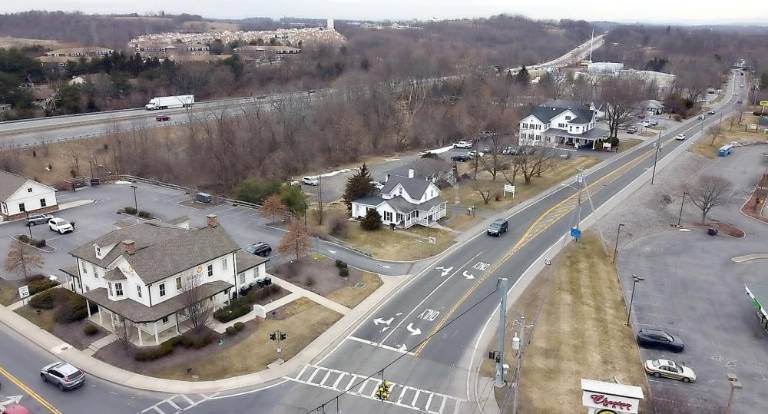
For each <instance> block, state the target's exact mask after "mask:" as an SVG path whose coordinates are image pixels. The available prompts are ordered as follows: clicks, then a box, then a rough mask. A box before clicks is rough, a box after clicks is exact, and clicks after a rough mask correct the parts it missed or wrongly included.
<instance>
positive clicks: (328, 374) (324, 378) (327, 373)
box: [320, 369, 331, 385]
mask: <svg viewBox="0 0 768 414" xmlns="http://www.w3.org/2000/svg"><path fill="white" fill-rule="evenodd" d="M330 376H331V370H330V369H329V370H328V372H326V373H325V376H324V377H323V380H322V381H320V385H323V384H325V381H327V380H328V377H330Z"/></svg>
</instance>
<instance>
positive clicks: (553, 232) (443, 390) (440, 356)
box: [0, 82, 738, 414]
mask: <svg viewBox="0 0 768 414" xmlns="http://www.w3.org/2000/svg"><path fill="white" fill-rule="evenodd" d="M731 83H732V84H731V88H733V82H731ZM737 99H738V98H737V97H736V96H732V95H730V94H729V95H728V96H727V97H726V102H725V103H723V104H722V105H721V106H720V107H719V108H718V110H719V111H720V112H723V113H727V112H730V111H732V110H734V109H736V108H737V107H736V106H735V105H734V103H735V101H736V100H737ZM718 118H719V117H713V118H710V119H707V120H705V121H703V122H702V121H698V120H690V121H688V122H686V123H683V124H680V126H678V127H677V128H674V129H672V130H668V131H665V132H664V134H663V135H662V140H663V142H664V145H663V146H662V150H661V151H660V153H659V157H660V159H663V158H664V157H667V156H669V155H668V154H669V153H670V152H671V151H672V150H673V149H675V148H676V147H677V146H679V145H681V142H680V141H676V140H674V138H673V137H674V136H675V135H676V134H678V133H681V132H682V133H686V134H687V135H688V136H689V137H694V136H695V135H696V134H697V133H698V132H700V131H702V130H704V129H705V128H706V127H707V126H709V125H711V124H713V123H714V122H716V120H717V119H718ZM689 139H692V138H689ZM652 144H653V142H647V143H644V144H641V145H639V146H637V147H635V148H633V149H632V150H629V151H627V152H625V153H620V154H618V155H617V156H616V157H615V158H612V159H610V160H608V161H606V162H605V163H602V164H599V165H598V166H596V167H593V168H592V169H590V170H588V171H587V172H585V182H586V185H587V189H588V191H587V192H586V193H588V194H589V197H588V198H589V199H591V202H592V203H593V204H594V206H595V207H599V206H600V205H602V204H603V203H605V202H606V201H608V200H609V199H610V198H611V197H612V196H614V195H615V194H616V193H617V192H618V191H620V190H621V189H622V188H624V187H625V186H626V185H627V184H628V183H630V182H632V181H633V180H635V179H637V178H638V177H639V176H640V175H641V174H643V173H644V172H646V171H647V170H648V169H649V168H651V166H652V162H653V155H654V152H655V148H654V147H653V146H652ZM586 193H585V194H586ZM575 194H576V190H575V188H574V187H573V186H559V187H556V188H554V189H553V190H552V191H550V192H548V193H545V194H543V195H542V196H541V197H540V198H538V199H535V200H533V202H531V203H529V204H524V205H522V207H521V208H517V209H514V211H513V213H512V214H511V216H510V217H509V219H510V231H509V233H507V234H506V235H504V236H503V237H501V238H498V239H497V238H490V237H486V236H485V235H484V233H483V232H482V229H479V230H476V231H477V233H476V234H475V236H474V237H472V238H471V239H469V240H468V241H466V242H465V243H461V244H458V245H457V246H455V247H453V248H451V249H450V250H449V251H447V252H446V253H445V254H444V255H442V256H440V257H438V258H437V259H435V260H433V261H431V262H428V263H422V264H420V265H418V266H417V267H416V268H415V271H414V272H415V273H416V274H415V275H414V276H413V277H412V278H411V280H410V281H409V283H408V284H407V285H405V286H404V287H403V288H402V289H401V290H400V291H399V292H397V294H395V295H393V296H392V297H391V298H389V300H388V301H386V302H385V303H384V304H383V305H382V306H381V307H379V308H378V309H376V310H375V311H374V312H373V314H372V315H370V317H369V318H368V319H367V320H364V321H363V322H362V323H361V324H360V325H359V326H358V327H357V328H356V329H355V330H354V331H353V332H352V333H351V334H350V335H349V336H348V337H347V338H345V340H343V341H342V342H340V343H339V345H338V347H336V348H335V349H333V350H332V351H331V352H329V353H328V354H326V355H325V356H324V357H322V358H321V359H319V360H317V361H313V363H312V365H308V366H306V367H304V368H303V369H302V370H300V371H299V372H295V373H294V374H292V375H291V376H290V377H289V378H286V379H284V380H281V381H279V382H277V383H275V384H268V385H267V387H268V388H264V389H262V388H257V389H253V390H248V389H246V390H236V391H232V392H229V393H222V394H216V395H188V396H168V395H161V394H156V393H146V392H140V391H136V390H129V389H126V388H123V387H120V386H119V385H114V384H109V383H106V382H103V381H99V380H98V379H94V378H89V383H88V385H87V386H86V388H85V389H82V390H78V391H75V392H72V393H60V392H59V391H58V390H56V389H54V388H52V387H48V386H45V384H41V383H40V381H39V379H38V377H37V376H38V370H39V367H41V366H43V365H44V364H45V363H47V362H49V361H51V360H54V359H55V352H54V351H52V350H42V349H39V348H37V347H36V346H34V345H33V344H30V343H28V342H27V341H26V340H24V339H22V338H20V337H18V336H17V335H15V334H13V333H8V332H7V331H8V330H7V329H3V330H2V331H0V340H2V342H3V344H4V345H3V352H2V353H0V381H2V384H3V386H2V394H3V395H14V394H16V393H18V394H19V395H24V399H23V400H22V402H23V403H24V404H26V405H28V406H30V408H32V409H33V412H35V413H46V412H54V413H58V412H62V413H89V412H105V413H140V412H146V413H158V414H167V413H171V412H178V410H183V411H184V412H190V413H230V412H232V413H234V412H238V413H240V412H258V413H304V412H308V411H310V410H313V409H315V408H318V407H321V406H322V404H323V403H326V402H330V403H329V404H328V405H326V406H325V407H324V410H325V411H324V412H329V413H330V412H345V413H361V412H376V413H409V412H431V413H439V414H443V413H459V412H460V413H471V412H480V411H479V410H477V408H478V407H477V404H476V403H475V402H474V401H471V400H473V399H475V396H474V393H473V391H472V389H473V388H474V385H475V384H473V383H472V382H471V379H472V378H473V372H474V370H475V369H477V367H476V365H475V366H473V365H472V362H471V361H472V357H473V356H474V354H475V353H476V352H479V353H480V354H483V353H485V351H486V350H485V349H474V348H473V346H474V344H475V342H476V340H477V338H478V335H480V334H481V333H482V331H483V329H484V327H485V326H486V323H487V322H488V320H489V318H493V317H494V314H493V312H494V309H495V308H496V306H497V301H496V297H495V295H494V293H495V286H496V280H497V279H498V278H499V277H507V278H509V279H510V281H511V282H512V283H514V282H515V281H517V280H518V278H519V277H520V276H521V275H522V274H523V272H524V271H525V270H526V269H527V268H528V266H529V265H530V264H531V263H533V262H534V261H535V260H536V259H537V258H538V257H539V256H541V255H542V254H543V253H544V252H546V251H547V249H549V248H550V246H552V245H553V244H554V243H556V242H558V240H559V239H560V238H561V237H562V235H563V234H564V233H566V232H567V231H568V229H569V228H570V227H571V226H572V225H573V224H574V223H575V218H574V211H575V207H576V202H575ZM585 204H586V202H585V203H583V204H582V208H583V209H584V210H583V214H582V216H586V215H587V214H588V213H589V210H588V209H587V208H588V207H587V205H585ZM369 376H370V378H369ZM382 378H383V379H386V380H387V381H391V382H393V383H395V384H396V385H395V387H394V389H393V391H392V401H391V402H388V403H382V402H379V401H376V400H375V399H373V398H372V397H371V395H372V394H373V390H374V389H375V387H376V384H377V383H378V382H379V381H381V379H382ZM348 389H349V390H350V392H348V393H347V394H346V395H344V396H342V397H341V398H339V399H338V400H336V399H335V397H336V396H337V395H339V393H340V392H341V391H345V390H348ZM336 404H338V407H340V409H339V411H336V410H337V405H336ZM174 407H179V408H178V409H176V408H174ZM248 407H251V408H250V409H249V408H248ZM174 410H177V411H174ZM316 412H323V411H316Z"/></svg>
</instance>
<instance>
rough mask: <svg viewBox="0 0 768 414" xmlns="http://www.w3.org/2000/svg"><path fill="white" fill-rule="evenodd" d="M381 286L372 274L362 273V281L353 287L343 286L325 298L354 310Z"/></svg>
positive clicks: (377, 278)
mask: <svg viewBox="0 0 768 414" xmlns="http://www.w3.org/2000/svg"><path fill="white" fill-rule="evenodd" d="M380 286H381V278H380V277H379V276H377V275H375V274H373V273H369V272H363V275H362V280H361V281H360V282H358V283H357V284H355V286H345V287H343V288H341V289H338V290H335V291H333V292H331V293H330V294H328V295H327V296H326V297H327V298H328V299H330V300H332V301H334V302H336V303H340V304H342V305H344V306H346V307H349V308H354V307H355V306H357V305H358V304H360V302H362V301H363V300H365V298H367V297H368V296H370V294H371V293H373V292H374V291H375V290H376V289H378V288H379V287H380Z"/></svg>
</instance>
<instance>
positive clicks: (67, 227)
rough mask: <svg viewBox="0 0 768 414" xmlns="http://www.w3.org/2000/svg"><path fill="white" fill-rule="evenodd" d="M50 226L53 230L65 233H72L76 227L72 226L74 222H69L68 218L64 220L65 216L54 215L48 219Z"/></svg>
mask: <svg viewBox="0 0 768 414" xmlns="http://www.w3.org/2000/svg"><path fill="white" fill-rule="evenodd" d="M48 228H49V229H51V231H55V232H56V233H59V234H64V233H71V232H73V231H75V228H74V227H72V224H70V222H68V221H67V220H64V219H63V218H58V217H54V218H52V219H50V220H48Z"/></svg>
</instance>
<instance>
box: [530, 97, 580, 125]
mask: <svg viewBox="0 0 768 414" xmlns="http://www.w3.org/2000/svg"><path fill="white" fill-rule="evenodd" d="M565 111H571V112H573V113H574V115H576V118H574V119H572V120H571V121H570V122H572V123H575V124H586V123H589V122H590V121H591V120H592V118H593V117H594V116H595V113H594V112H593V111H592V110H590V109H589V108H587V107H585V106H583V105H579V104H576V103H573V102H568V101H550V102H548V103H547V104H544V105H539V106H535V107H533V108H532V109H531V113H530V114H528V115H533V116H535V117H536V118H537V119H538V120H539V121H541V122H544V123H546V122H549V121H551V120H552V118H554V117H556V116H558V115H560V114H562V113H563V112H565Z"/></svg>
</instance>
